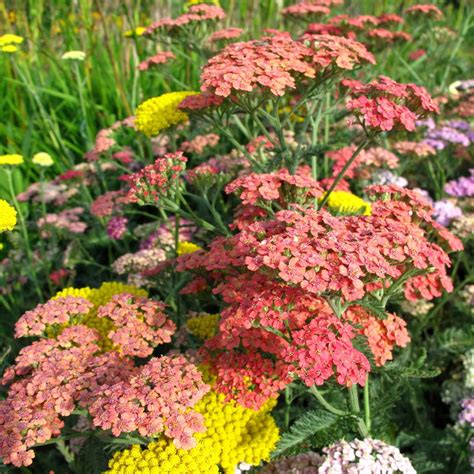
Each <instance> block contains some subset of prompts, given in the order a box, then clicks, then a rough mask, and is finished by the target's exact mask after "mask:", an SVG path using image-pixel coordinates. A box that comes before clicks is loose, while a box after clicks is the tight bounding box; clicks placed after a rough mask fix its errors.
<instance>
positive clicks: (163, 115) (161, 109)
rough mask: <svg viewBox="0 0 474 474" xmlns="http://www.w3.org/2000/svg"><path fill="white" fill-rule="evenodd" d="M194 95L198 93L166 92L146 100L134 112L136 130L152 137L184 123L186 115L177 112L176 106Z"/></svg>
mask: <svg viewBox="0 0 474 474" xmlns="http://www.w3.org/2000/svg"><path fill="white" fill-rule="evenodd" d="M195 94H198V92H189V91H183V92H168V93H166V94H163V95H160V96H159V97H153V98H152V99H148V100H146V101H145V102H143V103H142V104H140V105H139V106H138V107H137V110H136V112H135V115H136V119H135V126H136V128H137V130H138V131H140V132H143V133H144V134H145V135H148V136H149V137H153V136H155V135H158V134H159V133H160V132H161V130H165V129H167V128H169V127H172V126H173V125H178V124H180V123H183V122H186V121H187V120H188V115H187V114H185V113H184V112H183V111H181V110H179V109H178V105H179V104H180V103H181V102H182V101H183V99H184V98H185V97H188V96H190V95H195Z"/></svg>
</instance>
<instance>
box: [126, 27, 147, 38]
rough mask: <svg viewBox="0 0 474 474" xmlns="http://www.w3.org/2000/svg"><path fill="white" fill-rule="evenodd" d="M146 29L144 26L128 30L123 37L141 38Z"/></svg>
mask: <svg viewBox="0 0 474 474" xmlns="http://www.w3.org/2000/svg"><path fill="white" fill-rule="evenodd" d="M145 31H146V28H145V27H144V26H137V27H136V28H135V29H133V30H128V31H126V32H125V36H126V37H127V38H131V37H132V36H142V35H143V33H145Z"/></svg>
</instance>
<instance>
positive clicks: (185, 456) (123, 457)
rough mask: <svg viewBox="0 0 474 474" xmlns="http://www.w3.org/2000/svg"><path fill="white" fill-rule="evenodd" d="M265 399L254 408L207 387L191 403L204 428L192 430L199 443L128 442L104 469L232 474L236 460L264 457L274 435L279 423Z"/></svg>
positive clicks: (113, 471) (253, 462) (248, 461)
mask: <svg viewBox="0 0 474 474" xmlns="http://www.w3.org/2000/svg"><path fill="white" fill-rule="evenodd" d="M273 405H274V403H269V404H267V405H265V406H264V407H262V408H261V409H260V410H258V411H253V410H249V409H246V408H243V407H241V406H240V405H238V404H236V403H235V402H230V403H227V402H225V400H224V396H223V395H219V394H217V393H216V392H214V391H210V392H209V393H208V394H207V395H205V396H204V397H203V399H202V400H201V401H200V402H198V403H197V404H196V405H195V407H194V409H195V410H196V411H197V412H198V413H200V414H202V416H203V417H204V424H205V427H206V431H204V432H203V433H199V434H197V435H196V438H197V444H196V446H195V447H194V448H192V449H190V450H183V449H176V448H175V447H174V446H173V444H172V443H170V441H169V440H167V439H165V438H161V439H159V440H158V441H156V442H153V443H150V444H149V445H148V446H147V447H146V449H142V448H140V447H139V446H132V448H131V449H127V450H125V451H122V452H117V453H116V454H115V455H114V457H113V459H111V460H110V462H109V470H108V471H106V473H108V474H122V473H123V474H124V473H126V472H129V471H130V469H133V472H137V473H139V472H145V470H146V469H147V468H148V469H151V470H152V469H153V467H156V468H157V469H158V470H159V472H163V473H170V474H171V473H173V474H174V473H183V474H188V473H195V474H198V473H203V472H206V473H216V474H217V473H218V472H220V471H219V467H220V468H221V469H222V470H223V472H225V473H226V474H234V472H235V469H236V467H237V465H238V464H239V462H245V463H246V464H247V465H250V466H258V465H259V464H260V463H261V462H262V461H268V459H269V457H270V453H271V451H272V450H273V448H274V446H275V444H276V441H277V440H278V428H277V426H276V424H275V422H274V420H273V418H272V417H271V416H270V414H269V411H270V409H271V408H272V407H273Z"/></svg>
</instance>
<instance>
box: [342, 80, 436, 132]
mask: <svg viewBox="0 0 474 474" xmlns="http://www.w3.org/2000/svg"><path fill="white" fill-rule="evenodd" d="M342 85H343V86H344V87H347V89H348V91H349V95H350V97H351V98H350V100H349V101H348V102H347V104H346V106H347V109H348V110H350V111H352V112H353V113H354V114H355V115H356V116H357V117H359V118H360V119H361V121H362V124H363V125H364V127H366V128H369V129H372V130H376V131H389V130H392V129H394V128H395V129H402V130H403V129H404V130H408V131H414V130H415V128H416V121H417V120H418V119H419V118H421V117H424V116H425V115H426V114H427V113H429V112H434V113H439V108H438V106H437V105H436V104H435V102H434V101H433V99H432V98H431V97H430V95H429V94H428V92H427V91H426V89H424V88H423V87H421V86H417V85H416V84H399V83H398V82H395V81H394V80H392V79H390V78H389V77H386V76H379V78H378V80H374V81H372V82H371V83H369V84H363V83H361V82H359V81H356V80H352V79H344V80H343V81H342Z"/></svg>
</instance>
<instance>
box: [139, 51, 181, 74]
mask: <svg viewBox="0 0 474 474" xmlns="http://www.w3.org/2000/svg"><path fill="white" fill-rule="evenodd" d="M175 58H176V56H175V55H174V54H173V53H172V52H171V51H162V52H160V53H157V54H155V55H153V56H150V57H149V58H147V59H145V60H144V61H142V62H141V63H140V64H139V65H138V69H139V70H140V71H146V70H148V69H150V67H152V66H158V65H160V64H165V63H167V62H168V61H169V60H170V59H175Z"/></svg>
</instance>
